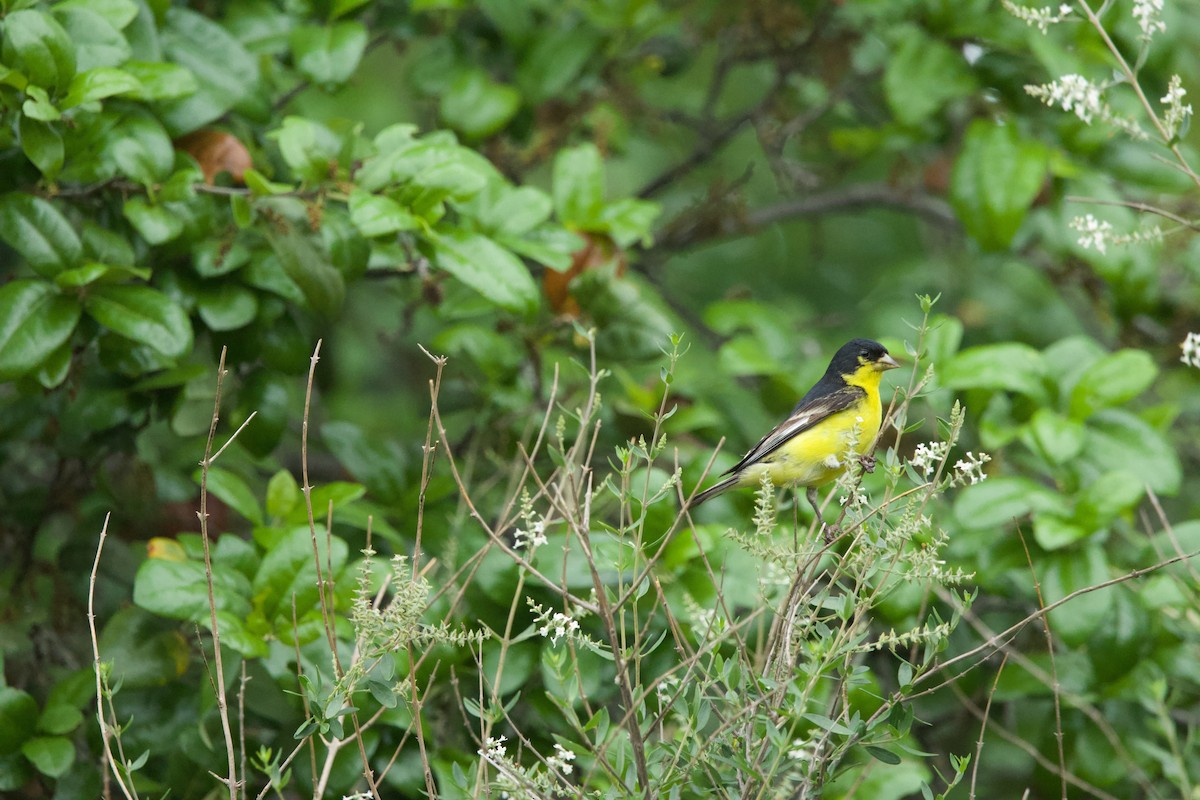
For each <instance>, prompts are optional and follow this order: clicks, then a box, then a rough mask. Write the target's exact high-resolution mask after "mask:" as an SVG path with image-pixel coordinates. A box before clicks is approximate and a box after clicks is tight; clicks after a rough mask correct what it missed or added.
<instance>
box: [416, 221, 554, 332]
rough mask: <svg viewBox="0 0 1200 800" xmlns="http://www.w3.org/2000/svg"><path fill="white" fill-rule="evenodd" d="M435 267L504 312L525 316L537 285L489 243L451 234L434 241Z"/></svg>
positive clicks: (468, 235)
mask: <svg viewBox="0 0 1200 800" xmlns="http://www.w3.org/2000/svg"><path fill="white" fill-rule="evenodd" d="M433 244H434V256H435V259H436V262H437V265H438V266H439V267H441V268H442V269H444V270H445V271H446V272H449V273H450V274H451V275H453V276H454V277H456V278H458V279H459V280H460V281H462V282H463V283H465V284H466V285H467V286H470V287H471V288H472V289H474V290H475V291H477V292H479V293H480V294H481V295H483V296H484V297H486V298H487V299H489V300H491V301H492V302H494V303H495V304H496V305H498V306H500V307H501V308H503V309H505V310H507V311H514V312H528V311H530V310H532V309H533V308H534V307H535V306H536V305H537V303H538V290H537V285H536V284H535V283H534V282H533V278H532V277H531V276H530V274H529V270H528V269H527V268H526V267H525V265H524V264H522V263H521V261H520V259H518V258H517V257H516V256H514V255H513V254H512V253H511V252H509V251H508V250H505V249H504V248H503V247H501V246H500V245H498V244H496V243H495V242H493V241H492V240H491V239H489V238H487V237H486V236H483V235H481V234H477V233H469V232H467V231H461V230H453V231H448V232H447V233H445V234H443V235H441V236H438V237H437V238H436V239H435V240H434V243H433Z"/></svg>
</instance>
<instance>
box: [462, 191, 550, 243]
mask: <svg viewBox="0 0 1200 800" xmlns="http://www.w3.org/2000/svg"><path fill="white" fill-rule="evenodd" d="M461 208H462V210H463V212H464V213H468V214H471V215H473V216H474V217H475V219H476V220H477V221H478V222H479V225H480V226H481V227H482V228H483V230H484V232H485V233H489V234H506V235H512V236H521V235H523V234H526V233H529V232H530V231H532V230H533V229H534V228H536V227H537V226H539V225H541V224H542V223H543V222H545V221H546V220H548V219H550V214H551V213H553V211H554V206H553V203H552V202H551V200H550V196H549V195H547V194H546V193H545V192H543V191H542V190H541V189H538V188H536V187H533V186H519V187H514V186H512V185H510V184H509V183H508V182H507V181H489V182H488V184H487V185H486V186H485V187H484V188H483V191H481V192H480V193H479V194H477V195H476V196H475V197H473V198H471V200H470V201H469V202H467V203H464V204H463V205H462V206H461Z"/></svg>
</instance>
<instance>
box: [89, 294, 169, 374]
mask: <svg viewBox="0 0 1200 800" xmlns="http://www.w3.org/2000/svg"><path fill="white" fill-rule="evenodd" d="M84 308H85V309H86V310H87V313H88V315H89V316H91V317H92V318H93V319H94V320H96V321H97V322H99V323H100V324H101V325H103V326H104V327H106V328H108V329H109V330H111V331H113V332H114V333H118V334H120V335H121V336H124V337H125V338H127V339H132V340H133V341H135V342H140V343H142V344H145V345H149V346H150V347H152V348H154V349H155V350H157V351H158V352H160V353H162V354H163V355H165V356H168V357H170V358H179V357H181V356H183V355H185V354H187V353H188V352H189V351H190V350H191V349H192V324H191V321H190V320H189V319H188V315H187V313H186V312H184V310H183V309H182V308H180V307H179V306H178V305H177V304H176V303H175V301H174V300H172V299H171V298H169V297H167V296H166V295H165V294H163V293H162V292H159V291H157V290H155V289H151V288H150V287H149V286H128V285H104V284H101V285H97V286H94V287H93V288H92V289H91V291H90V292H89V293H88V295H87V298H86V299H85V301H84Z"/></svg>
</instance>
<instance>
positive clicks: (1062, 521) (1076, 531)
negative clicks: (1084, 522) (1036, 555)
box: [1033, 513, 1094, 551]
mask: <svg viewBox="0 0 1200 800" xmlns="http://www.w3.org/2000/svg"><path fill="white" fill-rule="evenodd" d="M1093 531H1094V529H1091V528H1081V527H1080V526H1078V525H1076V524H1074V523H1073V522H1071V521H1070V520H1069V519H1067V518H1065V517H1063V516H1060V515H1058V514H1051V513H1047V514H1034V515H1033V538H1034V540H1035V541H1037V543H1038V545H1040V546H1041V548H1042V549H1043V550H1047V551H1049V550H1058V549H1059V548H1062V547H1066V546H1067V545H1069V544H1074V543H1075V542H1077V541H1079V540H1080V539H1083V538H1085V537H1087V536H1089V535H1091V534H1092V533H1093Z"/></svg>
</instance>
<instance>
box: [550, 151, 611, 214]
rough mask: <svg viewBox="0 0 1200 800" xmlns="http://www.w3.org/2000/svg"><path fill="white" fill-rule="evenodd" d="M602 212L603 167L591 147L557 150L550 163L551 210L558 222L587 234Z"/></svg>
mask: <svg viewBox="0 0 1200 800" xmlns="http://www.w3.org/2000/svg"><path fill="white" fill-rule="evenodd" d="M603 208H604V166H603V164H602V163H601V160H600V151H599V150H598V149H597V148H596V146H595V145H594V144H581V145H579V146H578V147H572V148H567V149H564V150H560V151H559V152H558V155H557V156H556V157H555V159H554V210H555V213H557V214H558V219H559V221H561V222H563V223H564V224H567V225H571V226H573V227H575V228H578V229H581V230H590V229H591V226H593V225H595V224H596V223H597V222H598V221H599V219H600V213H601V211H602V210H603Z"/></svg>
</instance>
